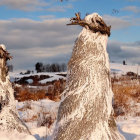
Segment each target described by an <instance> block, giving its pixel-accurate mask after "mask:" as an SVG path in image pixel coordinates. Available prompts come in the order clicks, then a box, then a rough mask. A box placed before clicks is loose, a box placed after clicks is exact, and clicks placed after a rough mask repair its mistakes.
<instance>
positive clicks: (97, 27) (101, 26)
mask: <svg viewBox="0 0 140 140" xmlns="http://www.w3.org/2000/svg"><path fill="white" fill-rule="evenodd" d="M75 16H76V17H73V18H71V19H70V21H71V23H69V24H67V25H80V26H82V27H86V26H88V28H89V29H90V30H92V31H93V32H95V33H96V32H100V33H101V34H107V35H108V36H110V34H111V33H110V29H111V26H107V25H106V23H105V22H104V21H103V19H101V18H96V19H92V23H88V22H87V21H86V20H85V19H81V14H80V13H75Z"/></svg>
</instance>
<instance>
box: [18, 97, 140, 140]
mask: <svg viewBox="0 0 140 140" xmlns="http://www.w3.org/2000/svg"><path fill="white" fill-rule="evenodd" d="M27 104H30V106H31V109H25V110H22V111H19V114H20V117H21V118H22V119H23V120H26V119H29V118H32V116H34V115H35V114H38V113H43V112H46V113H48V115H51V116H52V118H54V119H56V114H57V109H58V106H59V102H53V101H50V100H47V99H46V100H41V101H38V102H37V101H32V102H31V103H29V102H27V103H26V102H20V103H18V102H17V108H18V110H20V109H21V108H24V107H25V108H26V106H27ZM25 112H26V113H25ZM37 121H41V118H40V120H35V121H34V120H32V121H29V122H26V125H28V127H29V128H30V130H31V133H32V135H34V136H35V138H36V140H44V139H46V135H51V134H52V131H53V125H52V126H51V127H50V128H48V125H46V126H40V127H38V126H37V123H38V122H37ZM117 125H118V129H119V131H120V132H121V133H122V134H123V135H124V136H125V138H126V140H140V118H139V117H128V118H127V119H126V118H124V117H123V118H119V120H118V121H117ZM31 140H32V139H31Z"/></svg>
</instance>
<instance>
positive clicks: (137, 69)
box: [110, 63, 140, 75]
mask: <svg viewBox="0 0 140 140" xmlns="http://www.w3.org/2000/svg"><path fill="white" fill-rule="evenodd" d="M110 68H111V69H112V71H115V72H116V73H118V72H119V73H121V74H126V73H127V72H134V73H136V74H137V73H138V74H139V75H140V66H139V65H123V64H119V63H110Z"/></svg>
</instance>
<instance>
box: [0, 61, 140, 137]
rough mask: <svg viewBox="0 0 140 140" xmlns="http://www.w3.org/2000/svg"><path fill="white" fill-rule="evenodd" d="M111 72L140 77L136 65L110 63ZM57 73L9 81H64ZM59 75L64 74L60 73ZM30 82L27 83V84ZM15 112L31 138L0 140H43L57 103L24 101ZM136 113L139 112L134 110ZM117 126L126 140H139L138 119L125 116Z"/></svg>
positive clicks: (50, 131) (13, 74)
mask: <svg viewBox="0 0 140 140" xmlns="http://www.w3.org/2000/svg"><path fill="white" fill-rule="evenodd" d="M110 67H111V71H112V72H113V73H114V72H115V73H117V74H119V75H121V74H126V73H127V72H134V73H136V74H139V75H140V68H139V66H138V65H136V66H130V65H122V64H116V63H111V64H110ZM57 74H58V73H34V74H28V75H20V74H17V73H10V79H11V80H12V81H13V80H15V78H22V77H24V76H26V77H28V76H32V75H48V76H50V78H47V79H43V80H40V83H41V84H44V83H46V82H50V81H53V80H58V79H61V78H63V79H65V77H63V76H61V75H57ZM61 74H66V72H65V73H61ZM30 83H31V80H30V81H29V84H30ZM16 103H17V110H18V112H19V116H20V118H21V119H22V120H23V121H24V122H25V123H26V125H27V126H28V127H29V129H30V131H31V133H32V136H27V135H25V134H20V135H19V134H18V133H17V132H15V133H12V134H10V133H7V132H4V133H0V140H45V139H46V138H47V137H48V138H49V136H50V135H51V134H52V132H53V128H54V123H55V119H56V116H57V110H58V106H59V102H54V101H51V100H49V99H43V100H39V101H25V102H18V101H17V102H16ZM136 110H137V111H138V110H139V108H138V109H136ZM117 125H118V129H119V131H120V132H121V133H122V134H123V135H124V136H125V138H126V140H140V117H132V116H129V117H127V116H125V117H120V118H118V119H117Z"/></svg>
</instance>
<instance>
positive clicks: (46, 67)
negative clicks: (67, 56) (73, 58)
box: [35, 62, 67, 73]
mask: <svg viewBox="0 0 140 140" xmlns="http://www.w3.org/2000/svg"><path fill="white" fill-rule="evenodd" d="M35 70H36V71H37V73H38V72H65V71H66V70H67V65H66V64H65V63H61V64H59V63H52V64H43V63H42V62H37V63H36V64H35Z"/></svg>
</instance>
